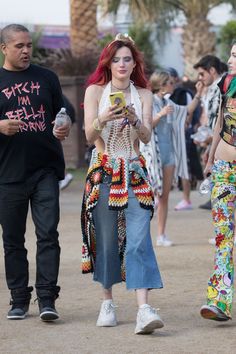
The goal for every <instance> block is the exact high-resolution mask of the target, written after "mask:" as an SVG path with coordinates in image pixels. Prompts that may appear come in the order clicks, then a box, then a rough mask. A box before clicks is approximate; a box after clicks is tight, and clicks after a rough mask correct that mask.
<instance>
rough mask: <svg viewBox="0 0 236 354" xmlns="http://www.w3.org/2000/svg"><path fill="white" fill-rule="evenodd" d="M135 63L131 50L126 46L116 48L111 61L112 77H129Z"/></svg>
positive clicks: (122, 78) (121, 78)
mask: <svg viewBox="0 0 236 354" xmlns="http://www.w3.org/2000/svg"><path fill="white" fill-rule="evenodd" d="M135 65H136V64H135V62H134V59H133V56H132V53H131V50H130V49H129V48H128V47H122V48H120V49H118V50H117V52H116V54H115V55H114V57H113V58H112V61H111V74H112V77H113V78H116V79H118V80H124V79H127V78H130V75H131V74H132V71H133V69H134V67H135Z"/></svg>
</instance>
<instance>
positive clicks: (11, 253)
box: [0, 169, 60, 295]
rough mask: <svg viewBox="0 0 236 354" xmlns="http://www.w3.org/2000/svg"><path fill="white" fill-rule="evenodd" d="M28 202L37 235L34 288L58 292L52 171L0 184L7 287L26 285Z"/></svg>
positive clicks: (56, 209) (56, 204)
mask: <svg viewBox="0 0 236 354" xmlns="http://www.w3.org/2000/svg"><path fill="white" fill-rule="evenodd" d="M29 204H30V206H31V213H32V219H33V222H34V225H35V232H36V236H37V254H36V283H35V286H36V289H37V293H38V295H39V293H40V290H41V291H44V290H50V291H52V293H58V291H59V287H58V286H57V278H58V272H59V261H60V246H59V241H58V232H57V226H58V222H59V187H58V178H57V177H56V175H55V174H54V171H52V170H45V169H42V170H39V171H37V172H35V173H34V174H33V175H32V176H31V177H29V178H28V179H27V180H26V181H25V182H22V183H9V184H2V185H0V224H1V225H2V230H3V245H4V254H5V270H6V281H7V285H8V288H9V289H11V290H14V289H19V288H21V289H24V288H26V287H27V286H28V281H29V272H28V260H27V250H26V248H25V231H26V220H27V214H28V208H29Z"/></svg>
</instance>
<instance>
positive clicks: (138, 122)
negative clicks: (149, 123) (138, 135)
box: [132, 118, 142, 130]
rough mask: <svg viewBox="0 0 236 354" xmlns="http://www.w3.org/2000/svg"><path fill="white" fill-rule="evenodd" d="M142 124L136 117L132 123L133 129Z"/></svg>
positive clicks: (138, 127)
mask: <svg viewBox="0 0 236 354" xmlns="http://www.w3.org/2000/svg"><path fill="white" fill-rule="evenodd" d="M141 125H142V122H141V120H140V119H139V118H137V119H136V121H135V122H134V123H133V124H132V126H133V127H134V129H135V130H139V129H140V127H141Z"/></svg>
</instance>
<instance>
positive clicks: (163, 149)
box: [159, 142, 175, 166]
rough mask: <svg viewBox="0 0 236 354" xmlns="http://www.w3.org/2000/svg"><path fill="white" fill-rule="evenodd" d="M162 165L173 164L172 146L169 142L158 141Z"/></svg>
mask: <svg viewBox="0 0 236 354" xmlns="http://www.w3.org/2000/svg"><path fill="white" fill-rule="evenodd" d="M159 149H160V154H161V162H162V166H170V165H171V166H175V154H174V148H173V145H172V144H171V143H168V142H167V143H163V142H159Z"/></svg>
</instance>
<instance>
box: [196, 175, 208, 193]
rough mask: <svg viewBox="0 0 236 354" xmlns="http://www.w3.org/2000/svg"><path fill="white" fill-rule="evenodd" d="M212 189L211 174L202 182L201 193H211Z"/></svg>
mask: <svg viewBox="0 0 236 354" xmlns="http://www.w3.org/2000/svg"><path fill="white" fill-rule="evenodd" d="M210 190H211V179H210V176H209V177H207V178H205V179H204V181H203V182H202V183H201V184H200V187H199V193H200V194H201V195H204V194H207V193H209V192H210Z"/></svg>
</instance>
